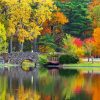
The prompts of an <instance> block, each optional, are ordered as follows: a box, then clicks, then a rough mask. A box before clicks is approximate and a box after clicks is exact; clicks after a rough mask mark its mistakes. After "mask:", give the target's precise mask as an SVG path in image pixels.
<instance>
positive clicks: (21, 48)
mask: <svg viewBox="0 0 100 100" xmlns="http://www.w3.org/2000/svg"><path fill="white" fill-rule="evenodd" d="M20 52H23V43H21V44H20Z"/></svg>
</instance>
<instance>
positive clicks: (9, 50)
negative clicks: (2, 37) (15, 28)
mask: <svg viewBox="0 0 100 100" xmlns="http://www.w3.org/2000/svg"><path fill="white" fill-rule="evenodd" d="M8 52H9V53H12V36H11V38H10V40H9V49H8Z"/></svg>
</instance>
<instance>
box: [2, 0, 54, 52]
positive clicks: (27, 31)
mask: <svg viewBox="0 0 100 100" xmlns="http://www.w3.org/2000/svg"><path fill="white" fill-rule="evenodd" d="M2 1H4V2H5V3H6V5H7V10H6V11H7V14H8V16H9V17H8V18H7V22H8V24H7V36H8V37H10V38H11V41H12V38H13V37H14V36H16V37H17V38H18V41H19V42H20V43H21V44H23V43H24V40H30V41H31V40H34V39H35V38H37V37H38V36H39V35H40V34H41V33H40V31H41V30H42V24H43V22H45V21H46V19H49V20H50V19H51V15H52V11H53V9H55V5H54V2H53V1H52V0H45V2H44V1H43V0H38V1H37V0H34V1H32V0H19V1H18V0H2ZM2 10H3V8H2ZM11 47H12V46H11ZM11 51H12V50H11Z"/></svg>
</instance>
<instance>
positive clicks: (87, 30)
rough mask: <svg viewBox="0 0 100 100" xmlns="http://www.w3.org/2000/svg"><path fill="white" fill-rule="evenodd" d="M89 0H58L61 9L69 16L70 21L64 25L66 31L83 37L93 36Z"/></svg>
mask: <svg viewBox="0 0 100 100" xmlns="http://www.w3.org/2000/svg"><path fill="white" fill-rule="evenodd" d="M88 3H89V2H87V0H81V1H80V0H70V2H65V3H61V2H59V1H58V2H56V4H57V6H58V7H59V8H60V9H61V11H62V12H63V13H64V14H65V15H66V16H67V17H68V19H69V22H68V23H66V24H65V25H64V27H63V29H64V31H65V32H66V33H68V34H71V35H73V36H75V37H79V38H81V39H84V38H87V37H90V36H91V32H92V19H91V18H89V17H88V16H89V13H88V8H87V5H88Z"/></svg>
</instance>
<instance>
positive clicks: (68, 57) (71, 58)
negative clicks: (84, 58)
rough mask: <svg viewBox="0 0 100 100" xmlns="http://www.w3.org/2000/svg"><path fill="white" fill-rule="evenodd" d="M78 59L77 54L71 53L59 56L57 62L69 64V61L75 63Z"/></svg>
mask: <svg viewBox="0 0 100 100" xmlns="http://www.w3.org/2000/svg"><path fill="white" fill-rule="evenodd" d="M78 61H79V58H78V57H77V56H73V55H62V56H60V58H59V62H60V63H61V64H70V63H73V64H74V63H77V62H78Z"/></svg>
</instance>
